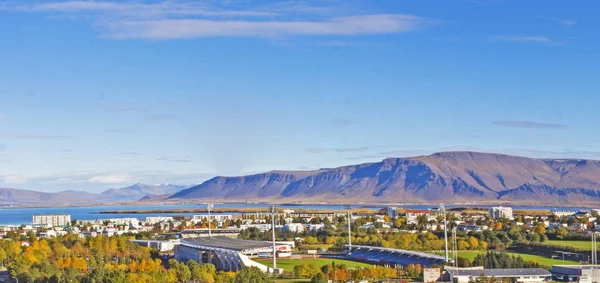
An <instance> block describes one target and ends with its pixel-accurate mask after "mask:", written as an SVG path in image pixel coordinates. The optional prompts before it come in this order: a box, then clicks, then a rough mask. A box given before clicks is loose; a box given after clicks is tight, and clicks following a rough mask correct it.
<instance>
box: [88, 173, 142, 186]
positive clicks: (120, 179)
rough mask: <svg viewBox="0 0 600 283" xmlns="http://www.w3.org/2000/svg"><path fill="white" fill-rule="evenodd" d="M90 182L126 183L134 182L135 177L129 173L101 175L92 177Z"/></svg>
mask: <svg viewBox="0 0 600 283" xmlns="http://www.w3.org/2000/svg"><path fill="white" fill-rule="evenodd" d="M89 182H90V183H98V184H124V183H130V182H133V178H132V177H131V176H129V175H101V176H94V177H92V178H90V179H89Z"/></svg>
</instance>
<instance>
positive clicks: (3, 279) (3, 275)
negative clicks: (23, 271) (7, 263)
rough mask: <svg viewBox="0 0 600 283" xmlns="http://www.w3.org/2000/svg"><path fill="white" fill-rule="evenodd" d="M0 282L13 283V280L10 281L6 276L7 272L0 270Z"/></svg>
mask: <svg viewBox="0 0 600 283" xmlns="http://www.w3.org/2000/svg"><path fill="white" fill-rule="evenodd" d="M0 282H7V283H8V282H14V280H10V276H9V275H8V271H6V270H0Z"/></svg>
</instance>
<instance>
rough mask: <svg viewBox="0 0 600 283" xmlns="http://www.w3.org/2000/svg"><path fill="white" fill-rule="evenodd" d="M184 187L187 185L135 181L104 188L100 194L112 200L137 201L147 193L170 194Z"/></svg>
mask: <svg viewBox="0 0 600 283" xmlns="http://www.w3.org/2000/svg"><path fill="white" fill-rule="evenodd" d="M185 188H187V187H185V186H179V185H172V184H161V185H146V184H141V183H137V184H134V185H131V186H129V187H125V188H120V189H110V190H106V191H104V192H102V193H101V195H102V196H104V197H106V198H108V199H109V200H112V201H137V200H139V199H141V198H143V197H145V196H147V195H164V194H167V195H172V194H174V193H177V192H179V191H181V190H183V189H185Z"/></svg>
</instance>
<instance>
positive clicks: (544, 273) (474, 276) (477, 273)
mask: <svg viewBox="0 0 600 283" xmlns="http://www.w3.org/2000/svg"><path fill="white" fill-rule="evenodd" d="M481 276H485V277H486V278H491V277H494V278H496V279H497V280H498V281H501V280H502V279H504V278H508V279H510V282H523V283H527V282H546V281H550V279H551V277H552V274H551V273H550V272H549V271H548V270H546V269H543V268H507V269H484V268H483V266H479V267H468V268H456V267H450V266H446V267H445V274H444V281H451V282H456V283H468V282H478V278H480V277H481Z"/></svg>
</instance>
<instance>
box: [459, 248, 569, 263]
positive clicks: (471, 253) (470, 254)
mask: <svg viewBox="0 0 600 283" xmlns="http://www.w3.org/2000/svg"><path fill="white" fill-rule="evenodd" d="M480 253H484V252H483V251H459V252H458V256H460V257H464V258H466V259H468V260H470V261H473V260H474V259H475V257H476V256H477V254H480ZM507 254H509V255H515V256H521V257H522V258H523V259H524V260H534V261H537V262H539V263H540V264H541V265H545V266H552V265H557V264H578V262H575V261H570V260H565V261H562V260H560V259H551V258H548V257H543V256H538V255H530V254H522V253H513V252H508V253H507Z"/></svg>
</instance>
